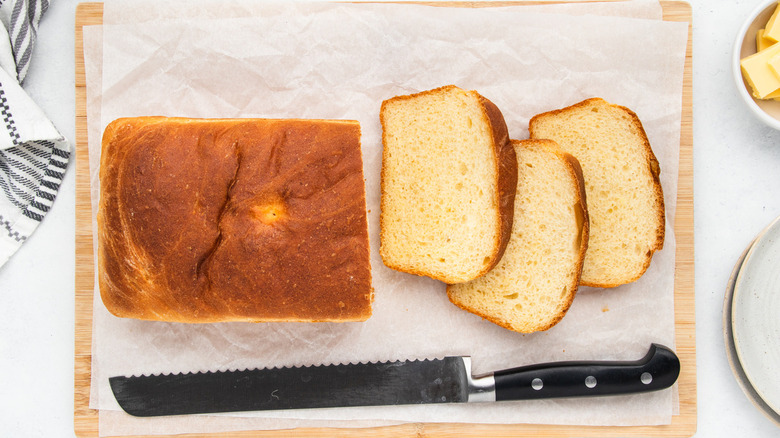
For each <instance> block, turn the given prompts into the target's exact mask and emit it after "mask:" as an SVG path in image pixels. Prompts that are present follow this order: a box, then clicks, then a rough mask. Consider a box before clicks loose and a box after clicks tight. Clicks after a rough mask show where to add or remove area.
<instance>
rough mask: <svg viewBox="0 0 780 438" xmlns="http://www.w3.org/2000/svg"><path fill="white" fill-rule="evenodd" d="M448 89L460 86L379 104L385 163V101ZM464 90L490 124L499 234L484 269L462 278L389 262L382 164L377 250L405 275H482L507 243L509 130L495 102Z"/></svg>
mask: <svg viewBox="0 0 780 438" xmlns="http://www.w3.org/2000/svg"><path fill="white" fill-rule="evenodd" d="M451 89H460V88H459V87H458V86H456V85H445V86H442V87H438V88H434V89H431V90H425V91H421V92H418V93H413V94H408V95H402V96H395V97H392V98H390V99H387V100H385V101H383V102H382V106H381V109H380V111H379V121H380V125H381V126H382V145H383V146H384V147H383V148H382V162H383V163H386V162H387V160H388V150H387V146H386V145H387V127H386V124H385V119H384V113H385V111H384V108H385V106H386V105H387V104H388V103H389V102H393V101H399V100H410V99H414V98H415V97H418V96H420V95H425V94H430V93H439V92H442V91H447V90H451ZM468 92H469V93H474V95H476V96H477V97H478V99H479V101H480V103H481V104H482V107H483V114H484V116H485V120H486V122H487V123H488V124H489V125H490V130H491V133H492V136H493V147H494V154H495V157H496V161H495V168H496V172H495V174H496V187H497V189H498V190H497V191H496V205H497V206H498V210H499V223H498V229H499V234H498V237H497V238H496V241H495V242H494V250H493V251H492V256H491V258H490V261H489V262H488V263H486V264H485V266H484V268H483V269H482V270H481V271H480V272H478V273H477V274H476V275H475V276H474V277H472V278H468V279H463V278H449V277H445V276H440V275H436V274H434V273H431V272H428V271H422V270H417V269H414V268H409V267H407V266H399V265H397V264H395V263H393V262H392V261H390V260H388V258H387V257H385V255H384V251H383V246H382V245H381V242H384V241H386V239H387V238H388V236H387V234H386V231H385V230H386V226H385V221H386V218H385V215H384V211H385V203H386V202H387V201H386V199H387V190H386V186H385V181H386V175H385V166H384V165H383V166H382V170H381V171H380V191H381V201H380V210H381V211H380V214H379V228H380V231H379V236H380V238H379V240H380V247H379V253H380V256H381V257H382V261H383V262H384V263H385V265H386V266H387V267H388V268H390V269H394V270H396V271H401V272H406V273H408V274H413V275H420V276H427V277H430V278H433V279H435V280H439V281H443V282H445V283H457V282H463V281H468V280H473V279H474V278H478V277H480V276H482V275H485V274H486V273H487V272H489V271H490V270H491V269H493V267H494V266H495V265H496V264H497V263H498V262H499V261H500V260H501V255H502V254H503V253H504V250H505V249H506V246H507V243H508V242H509V237H510V236H511V233H512V219H513V216H514V200H515V189H516V187H517V159H516V157H515V150H514V148H513V147H512V146H511V144H510V141H509V132H508V129H507V126H506V122H505V120H504V116H503V114H502V113H501V111H500V110H499V109H498V107H497V106H496V105H495V104H493V102H491V101H490V100H488V99H486V98H485V97H483V96H482V95H480V94H479V93H477V92H476V91H473V90H472V91H468Z"/></svg>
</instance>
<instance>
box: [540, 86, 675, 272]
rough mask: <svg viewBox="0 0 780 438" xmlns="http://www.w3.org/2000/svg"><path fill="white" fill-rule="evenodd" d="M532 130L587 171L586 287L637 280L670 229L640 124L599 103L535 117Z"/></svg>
mask: <svg viewBox="0 0 780 438" xmlns="http://www.w3.org/2000/svg"><path fill="white" fill-rule="evenodd" d="M529 131H530V134H531V138H534V139H540V138H544V139H551V140H554V141H555V142H557V143H558V145H560V147H561V148H562V149H563V150H565V151H566V152H568V153H570V154H572V155H574V156H575V157H576V158H577V160H579V162H580V165H581V166H582V173H583V175H584V178H585V192H586V193H587V196H588V211H589V213H590V220H591V223H590V227H591V229H590V241H589V243H588V252H587V254H586V256H585V265H584V267H583V271H582V280H581V284H583V285H585V286H595V287H615V286H619V285H621V284H626V283H630V282H632V281H635V280H637V279H639V277H641V276H642V275H643V274H644V273H645V271H646V270H647V268H648V266H650V260H651V258H652V256H653V253H655V251H658V250H660V249H661V248H662V247H663V243H664V226H665V220H664V198H663V192H662V190H661V183H660V180H659V173H660V168H659V166H658V160H657V159H656V157H655V155H654V154H653V151H652V149H651V148H650V143H649V141H648V139H647V135H646V134H645V131H644V128H643V127H642V123H641V122H640V121H639V118H638V117H637V116H636V114H634V112H633V111H631V110H629V109H628V108H625V107H622V106H618V105H613V104H610V103H609V102H607V101H605V100H603V99H599V98H593V99H588V100H585V101H583V102H580V103H578V104H575V105H572V106H570V107H567V108H563V109H560V110H556V111H550V112H547V113H544V114H539V115H537V116H535V117H533V118H532V119H531V122H530V124H529Z"/></svg>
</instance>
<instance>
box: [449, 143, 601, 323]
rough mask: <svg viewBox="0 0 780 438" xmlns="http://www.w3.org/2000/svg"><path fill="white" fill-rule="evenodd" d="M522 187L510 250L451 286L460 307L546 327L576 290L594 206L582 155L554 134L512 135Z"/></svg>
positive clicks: (492, 318)
mask: <svg viewBox="0 0 780 438" xmlns="http://www.w3.org/2000/svg"><path fill="white" fill-rule="evenodd" d="M512 144H513V146H514V147H515V151H516V153H517V162H518V166H517V172H518V181H517V194H516V197H515V216H514V225H513V226H512V237H511V238H510V239H509V245H507V248H506V251H505V252H504V256H503V257H502V258H501V261H500V262H499V263H498V265H496V267H495V268H493V269H492V270H491V271H490V272H488V273H487V274H485V275H484V276H482V277H480V278H477V279H476V280H473V281H470V282H467V283H460V284H454V285H448V286H447V295H448V296H449V299H450V301H452V302H453V303H454V304H455V305H457V306H458V307H461V308H463V309H465V310H468V311H469V312H472V313H475V314H477V315H480V316H482V317H483V318H485V319H487V320H489V321H492V322H494V323H496V324H498V325H500V326H502V327H505V328H508V329H510V330H514V331H518V332H523V333H530V332H535V331H540V330H547V329H548V328H550V327H552V326H553V325H555V324H556V323H557V322H558V321H560V320H561V318H563V316H564V315H565V313H566V311H567V310H568V309H569V306H570V305H571V302H572V300H573V299H574V295H575V293H576V292H577V286H578V284H579V279H580V272H581V270H582V261H583V258H584V257H585V250H586V248H587V246H588V213H587V207H586V202H585V191H584V190H585V189H584V185H583V182H582V172H581V170H580V166H579V164H578V163H577V160H576V159H575V158H574V157H572V156H571V155H569V154H567V153H564V152H563V151H561V150H560V148H559V147H558V146H557V145H556V144H555V142H553V141H550V140H525V141H513V142H512Z"/></svg>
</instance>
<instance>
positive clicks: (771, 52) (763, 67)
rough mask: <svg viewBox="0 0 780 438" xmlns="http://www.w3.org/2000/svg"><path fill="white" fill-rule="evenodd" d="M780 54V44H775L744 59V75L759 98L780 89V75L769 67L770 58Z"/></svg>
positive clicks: (742, 65)
mask: <svg viewBox="0 0 780 438" xmlns="http://www.w3.org/2000/svg"><path fill="white" fill-rule="evenodd" d="M778 54H780V44H773V45H772V46H771V47H769V48H768V49H764V50H762V51H760V52H758V53H756V54H754V55H750V56H748V57H747V58H744V59H742V61H741V62H740V66H741V67H742V76H744V78H745V80H746V81H747V82H748V84H749V85H750V88H752V89H753V96H754V97H756V98H757V99H767V98H769V95H770V94H772V93H774V92H775V91H777V90H780V76H778V75H776V74H775V72H774V71H772V69H771V68H770V67H769V60H771V59H772V58H774V57H775V56H777V55H778Z"/></svg>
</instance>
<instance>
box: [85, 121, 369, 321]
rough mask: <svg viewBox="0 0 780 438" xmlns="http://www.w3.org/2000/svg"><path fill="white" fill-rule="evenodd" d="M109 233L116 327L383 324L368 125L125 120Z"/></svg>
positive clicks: (104, 189)
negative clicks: (373, 251) (367, 172)
mask: <svg viewBox="0 0 780 438" xmlns="http://www.w3.org/2000/svg"><path fill="white" fill-rule="evenodd" d="M97 221H98V236H97V237H98V275H99V284H100V294H101V297H102V300H103V303H104V304H105V306H106V308H108V310H109V311H110V312H111V313H113V314H114V315H116V316H120V317H130V318H138V319H144V320H159V321H175V322H188V323H206V322H219V321H252V322H261V321H361V320H365V319H367V318H368V317H369V316H370V314H371V302H372V299H373V290H372V287H371V269H370V265H369V247H368V245H369V244H368V227H367V220H366V203H365V188H364V180H363V165H362V156H361V150H360V125H359V124H358V123H357V122H354V121H325V120H268V119H187V118H165V117H137V118H123V119H118V120H115V121H114V122H112V123H111V124H110V125H109V126H108V127H107V128H106V130H105V132H104V136H103V143H102V156H101V163H100V202H99V210H98V213H97Z"/></svg>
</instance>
